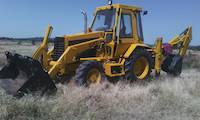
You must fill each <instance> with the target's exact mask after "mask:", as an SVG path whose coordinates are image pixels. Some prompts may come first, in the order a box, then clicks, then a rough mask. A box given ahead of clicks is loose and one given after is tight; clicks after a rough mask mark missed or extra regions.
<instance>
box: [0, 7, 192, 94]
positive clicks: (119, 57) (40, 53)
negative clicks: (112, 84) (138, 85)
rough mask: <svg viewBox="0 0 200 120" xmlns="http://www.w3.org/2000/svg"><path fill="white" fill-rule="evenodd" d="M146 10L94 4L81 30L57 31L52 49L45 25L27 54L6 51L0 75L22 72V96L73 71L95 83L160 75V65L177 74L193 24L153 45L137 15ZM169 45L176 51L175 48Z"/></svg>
mask: <svg viewBox="0 0 200 120" xmlns="http://www.w3.org/2000/svg"><path fill="white" fill-rule="evenodd" d="M146 13H147V12H145V11H143V10H142V8H140V7H136V6H127V5H122V4H109V5H107V6H103V7H99V8H97V9H96V11H95V14H94V20H93V22H92V25H91V27H89V28H86V27H85V33H79V34H73V35H65V36H63V37H56V38H55V40H54V47H53V48H52V49H51V50H49V47H48V39H49V38H50V34H51V32H52V29H53V28H52V26H49V27H48V30H47V32H46V35H45V37H44V40H43V42H42V44H41V45H40V47H39V48H38V49H37V50H36V51H35V53H34V55H33V56H32V58H30V57H24V56H21V55H19V54H13V53H9V52H7V53H6V56H7V59H8V65H6V66H5V67H4V68H3V69H2V70H1V71H0V78H12V79H15V78H16V77H17V75H18V74H19V71H22V72H24V73H26V74H27V78H28V79H27V80H26V81H24V84H23V85H22V87H21V88H19V89H18V90H17V91H16V93H15V95H19V94H20V96H23V95H24V93H28V92H34V91H38V90H41V91H42V93H45V92H46V91H50V92H51V91H56V86H55V84H54V83H55V82H56V78H58V77H62V76H68V75H72V74H74V80H75V83H76V84H77V85H78V86H87V87H91V86H96V85H98V84H100V83H101V82H102V81H104V80H106V79H105V78H109V79H112V78H116V77H122V78H124V79H125V80H127V81H135V80H148V78H149V77H150V74H151V73H152V74H155V75H156V76H159V75H160V72H161V70H163V71H165V72H166V73H168V74H171V75H174V76H179V75H180V74H181V71H182V61H183V58H184V56H185V54H186V51H187V48H188V45H189V43H190V41H191V39H192V27H191V26H189V27H188V28H187V29H186V30H184V32H182V33H181V34H180V35H177V36H176V37H175V38H173V39H172V40H170V41H169V43H167V44H163V43H162V38H161V37H160V38H157V40H156V42H155V45H154V46H153V47H152V46H150V45H147V44H145V43H144V38H143V31H142V21H141V15H142V14H146ZM83 14H84V15H85V18H87V16H86V13H85V12H83ZM85 23H87V21H86V22H85ZM85 26H87V25H85ZM174 49H175V50H176V51H178V52H176V53H174V52H173V50H174ZM16 71H17V72H16Z"/></svg>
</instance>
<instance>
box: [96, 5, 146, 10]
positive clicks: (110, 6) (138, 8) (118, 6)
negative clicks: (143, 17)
mask: <svg viewBox="0 0 200 120" xmlns="http://www.w3.org/2000/svg"><path fill="white" fill-rule="evenodd" d="M110 8H116V9H118V8H122V9H127V10H132V11H141V10H142V8H141V7H137V6H128V5H123V4H112V5H106V6H101V7H97V9H96V11H99V10H106V9H110Z"/></svg>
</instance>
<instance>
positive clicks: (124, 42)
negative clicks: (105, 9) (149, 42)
mask: <svg viewBox="0 0 200 120" xmlns="http://www.w3.org/2000/svg"><path fill="white" fill-rule="evenodd" d="M122 15H130V16H131V20H130V22H131V30H132V36H131V37H121V35H120V31H121V24H122V22H121V21H122ZM136 26H137V23H136V16H135V14H134V12H133V11H132V10H128V9H120V15H119V20H118V24H117V30H116V36H117V45H116V50H115V53H114V54H115V57H120V56H122V55H123V54H124V53H125V52H126V50H127V49H128V48H129V47H130V45H131V44H134V43H137V41H138V37H137V27H136Z"/></svg>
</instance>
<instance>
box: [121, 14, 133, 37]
mask: <svg viewBox="0 0 200 120" xmlns="http://www.w3.org/2000/svg"><path fill="white" fill-rule="evenodd" d="M131 18H132V15H131V14H122V15H121V23H120V38H132V37H133V31H132V19H131Z"/></svg>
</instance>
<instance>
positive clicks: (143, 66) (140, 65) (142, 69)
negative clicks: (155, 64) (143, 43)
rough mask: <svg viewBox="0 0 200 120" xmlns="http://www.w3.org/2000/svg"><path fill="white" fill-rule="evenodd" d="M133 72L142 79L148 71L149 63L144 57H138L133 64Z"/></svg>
mask: <svg viewBox="0 0 200 120" xmlns="http://www.w3.org/2000/svg"><path fill="white" fill-rule="evenodd" d="M133 72H134V74H135V76H136V77H137V78H138V79H141V80H142V79H144V78H145V77H146V76H147V75H148V72H149V63H148V60H147V59H146V58H145V57H140V58H139V59H138V60H137V61H136V62H135V64H134V66H133Z"/></svg>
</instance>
